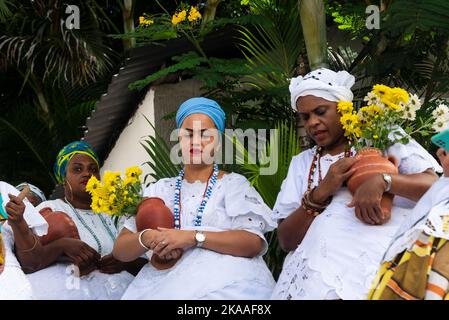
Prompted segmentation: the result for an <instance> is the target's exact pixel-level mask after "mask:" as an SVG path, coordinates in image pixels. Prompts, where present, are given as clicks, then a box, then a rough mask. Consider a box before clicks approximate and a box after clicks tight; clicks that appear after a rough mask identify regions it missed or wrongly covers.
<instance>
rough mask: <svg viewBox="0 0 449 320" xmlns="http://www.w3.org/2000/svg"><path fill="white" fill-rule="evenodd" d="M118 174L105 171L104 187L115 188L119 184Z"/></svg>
mask: <svg viewBox="0 0 449 320" xmlns="http://www.w3.org/2000/svg"><path fill="white" fill-rule="evenodd" d="M120 180H121V178H120V172H112V171H106V172H105V173H104V175H103V181H104V185H105V186H115V185H117V184H118V183H119V182H120Z"/></svg>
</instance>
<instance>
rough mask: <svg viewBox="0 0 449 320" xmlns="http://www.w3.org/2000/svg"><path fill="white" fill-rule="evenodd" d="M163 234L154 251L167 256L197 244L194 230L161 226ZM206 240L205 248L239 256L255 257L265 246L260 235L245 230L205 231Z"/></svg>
mask: <svg viewBox="0 0 449 320" xmlns="http://www.w3.org/2000/svg"><path fill="white" fill-rule="evenodd" d="M158 230H160V233H161V236H160V239H162V240H161V241H159V242H158V243H157V244H156V245H155V246H154V249H153V251H154V253H156V254H158V255H160V256H165V255H166V254H168V253H169V252H171V251H172V250H174V249H183V250H186V249H189V248H192V247H195V246H196V240H195V233H196V231H194V230H176V229H166V228H159V229H158ZM203 233H204V235H205V236H206V240H205V241H204V243H203V246H202V247H203V248H204V249H209V250H212V251H215V252H218V253H223V254H229V255H233V256H237V257H246V258H253V257H255V256H257V255H258V254H259V253H260V251H261V250H262V247H263V240H262V238H261V237H259V236H258V235H256V234H254V233H252V232H249V231H245V230H229V231H217V232H215V231H204V232H203Z"/></svg>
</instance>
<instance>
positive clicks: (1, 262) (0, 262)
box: [0, 233, 5, 274]
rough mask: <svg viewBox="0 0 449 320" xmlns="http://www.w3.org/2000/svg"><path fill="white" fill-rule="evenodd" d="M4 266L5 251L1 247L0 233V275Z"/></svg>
mask: <svg viewBox="0 0 449 320" xmlns="http://www.w3.org/2000/svg"><path fill="white" fill-rule="evenodd" d="M4 264H5V249H4V245H3V238H2V234H1V233H0V274H1V273H2V271H3V267H4Z"/></svg>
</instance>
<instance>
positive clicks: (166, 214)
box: [136, 197, 179, 270]
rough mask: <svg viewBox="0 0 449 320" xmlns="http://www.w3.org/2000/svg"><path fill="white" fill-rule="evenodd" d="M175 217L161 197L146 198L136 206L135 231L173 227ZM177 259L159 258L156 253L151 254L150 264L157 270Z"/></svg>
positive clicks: (172, 264)
mask: <svg viewBox="0 0 449 320" xmlns="http://www.w3.org/2000/svg"><path fill="white" fill-rule="evenodd" d="M174 225H175V219H174V217H173V213H172V212H171V210H170V208H168V207H167V206H166V205H165V202H164V200H162V199H161V198H156V197H152V198H146V199H144V200H143V201H142V202H141V203H140V204H139V206H138V207H137V215H136V227H137V231H142V230H145V229H157V228H158V227H161V228H173V227H174ZM178 260H179V258H178V259H172V260H169V261H166V260H163V259H161V258H160V257H159V256H158V255H156V254H153V255H152V256H151V264H152V265H153V266H154V267H155V268H156V269H159V270H164V269H169V268H171V267H173V266H174V265H175V264H176V262H177V261H178Z"/></svg>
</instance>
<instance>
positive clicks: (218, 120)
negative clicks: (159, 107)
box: [176, 97, 226, 132]
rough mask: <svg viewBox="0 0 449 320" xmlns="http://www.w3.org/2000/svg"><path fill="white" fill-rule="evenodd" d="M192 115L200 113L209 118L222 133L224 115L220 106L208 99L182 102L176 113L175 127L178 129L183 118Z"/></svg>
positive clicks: (192, 99)
mask: <svg viewBox="0 0 449 320" xmlns="http://www.w3.org/2000/svg"><path fill="white" fill-rule="evenodd" d="M194 113H202V114H205V115H207V116H209V117H210V118H211V119H212V121H213V122H214V123H215V126H216V127H217V129H218V130H219V131H221V132H224V129H225V120H226V114H225V113H224V111H223V109H222V108H221V107H220V105H219V104H218V103H217V102H216V101H214V100H212V99H208V98H201V97H200V98H191V99H189V100H187V101H185V102H183V103H182V104H181V105H180V106H179V109H178V112H177V113H176V127H177V128H178V129H179V128H180V127H181V125H182V123H183V122H184V120H185V118H187V117H188V116H189V115H191V114H194Z"/></svg>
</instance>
